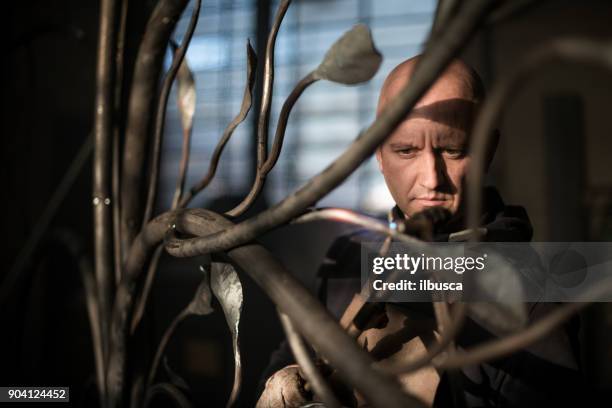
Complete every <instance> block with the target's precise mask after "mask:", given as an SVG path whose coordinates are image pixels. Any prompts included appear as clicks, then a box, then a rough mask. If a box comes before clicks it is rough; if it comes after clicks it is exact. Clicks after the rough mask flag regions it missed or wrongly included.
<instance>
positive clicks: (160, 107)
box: [142, 0, 202, 225]
mask: <svg viewBox="0 0 612 408" xmlns="http://www.w3.org/2000/svg"><path fill="white" fill-rule="evenodd" d="M201 6H202V0H195V5H194V7H193V12H192V13H191V20H189V25H188V26H187V30H186V31H185V35H184V37H183V42H182V43H181V46H180V47H179V48H178V49H177V50H176V52H175V53H174V58H173V59H172V65H171V66H170V69H169V70H168V73H167V74H166V77H165V78H164V82H163V84H162V88H161V93H160V96H159V102H158V104H157V112H156V113H155V130H154V132H155V133H154V136H153V154H152V163H151V175H150V178H149V189H148V192H147V203H146V206H145V212H144V218H143V220H142V224H143V225H144V224H146V223H147V222H148V221H149V220H150V219H151V216H152V214H153V209H154V207H155V200H156V198H157V187H158V186H157V184H158V181H159V165H160V158H161V147H162V140H163V137H162V136H163V133H164V124H165V123H166V109H167V107H168V98H169V97H170V90H171V89H172V84H173V82H174V79H175V78H176V74H177V73H178V71H179V68H180V67H181V64H182V63H183V60H184V59H185V55H186V54H187V48H188V47H189V43H190V42H191V38H192V37H193V33H194V32H195V28H196V25H197V24H198V18H199V17H200V7H201ZM186 132H187V133H188V134H185V133H186ZM190 139H191V131H190V130H189V131H187V130H185V129H183V150H182V152H183V153H182V157H181V165H180V171H179V174H180V175H179V183H180V182H181V181H180V180H184V179H185V176H184V173H185V171H186V167H187V166H186V163H187V162H188V157H189V153H188V150H189V147H188V146H189V142H190ZM186 146H187V147H186ZM186 154H187V158H186V157H185V155H186ZM181 176H182V177H181ZM181 190H182V189H181ZM174 200H176V194H175V197H174ZM174 200H173V201H174Z"/></svg>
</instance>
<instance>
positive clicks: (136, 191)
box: [121, 0, 189, 257]
mask: <svg viewBox="0 0 612 408" xmlns="http://www.w3.org/2000/svg"><path fill="white" fill-rule="evenodd" d="M188 1H189V0H160V1H159V2H157V4H156V6H155V8H154V10H153V12H152V13H151V17H150V18H149V21H148V22H147V27H146V30H145V34H144V37H143V39H142V42H141V44H140V47H139V49H138V55H137V57H136V63H135V65H134V75H133V77H134V80H133V81H132V87H131V90H130V99H129V104H128V117H127V126H126V132H125V144H124V147H123V162H122V169H121V172H122V174H121V253H122V255H123V256H124V257H125V256H127V253H128V251H129V247H130V245H131V243H132V241H133V240H134V237H135V236H136V235H137V233H138V231H139V230H140V228H141V221H142V213H141V211H142V210H143V208H142V199H141V194H140V192H141V187H142V183H143V179H144V173H145V168H144V164H145V156H146V152H147V147H148V146H149V141H150V133H151V128H152V118H153V112H155V111H156V109H155V107H156V101H157V100H158V99H157V98H156V97H155V96H156V93H157V90H158V83H159V77H160V73H161V71H162V66H163V61H164V55H165V53H166V47H167V45H168V41H169V39H170V35H171V34H172V32H173V31H174V28H175V26H176V23H177V21H178V19H179V17H180V15H181V13H182V12H183V10H184V9H185V7H186V6H187V3H188Z"/></svg>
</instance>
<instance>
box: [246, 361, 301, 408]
mask: <svg viewBox="0 0 612 408" xmlns="http://www.w3.org/2000/svg"><path fill="white" fill-rule="evenodd" d="M305 384H306V380H304V378H303V377H302V376H301V375H300V368H299V366H298V365H297V364H296V365H290V366H287V367H285V368H283V369H281V370H279V371H277V372H276V373H274V375H272V377H270V378H269V379H268V381H266V388H265V389H264V392H263V393H262V394H261V397H259V401H257V405H256V408H299V407H301V406H302V405H304V404H305V403H307V402H309V401H311V398H312V394H311V393H310V392H308V391H306V389H305V388H304V386H305Z"/></svg>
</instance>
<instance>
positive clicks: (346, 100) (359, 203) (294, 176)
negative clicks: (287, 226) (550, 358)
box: [162, 0, 436, 213]
mask: <svg viewBox="0 0 612 408" xmlns="http://www.w3.org/2000/svg"><path fill="white" fill-rule="evenodd" d="M256 4H257V2H255V1H249V0H243V1H236V2H229V1H217V3H215V2H212V3H211V2H205V4H204V6H203V9H202V13H201V17H200V21H199V23H198V28H197V30H196V34H195V36H194V39H193V42H192V45H191V47H190V50H189V52H188V59H189V63H190V65H191V67H192V69H193V71H194V73H195V76H196V81H197V87H198V104H197V111H196V117H195V124H194V134H193V143H192V158H191V166H190V172H189V179H188V180H189V181H188V185H190V184H191V183H193V182H195V181H196V180H198V179H199V178H200V177H202V175H203V174H204V173H205V172H206V170H207V167H208V161H209V158H210V155H211V153H212V149H214V146H215V144H216V143H217V140H218V139H219V137H220V135H221V133H222V132H223V129H224V128H225V126H226V124H227V123H229V121H230V120H231V119H232V117H233V116H234V115H235V114H236V113H237V112H238V110H239V106H240V102H241V98H242V92H243V87H244V83H245V77H246V71H245V60H246V59H245V43H246V39H247V37H249V38H251V39H254V38H255V18H256V17H255V16H256V9H255V7H256ZM435 5H436V2H435V1H434V0H425V1H423V0H420V1H399V0H396V1H389V0H385V1H374V0H329V1H323V0H302V1H294V2H293V3H292V5H291V7H290V8H289V11H288V12H287V15H286V16H285V20H284V21H283V25H282V26H281V29H280V32H279V35H278V40H277V46H276V72H275V84H274V85H275V87H274V96H273V104H272V106H273V109H272V113H271V117H270V139H272V137H273V134H274V129H275V128H276V120H277V117H278V113H279V111H280V109H281V106H282V103H283V102H284V99H285V98H286V96H287V95H288V94H289V93H290V92H291V89H292V88H293V87H294V85H295V84H296V83H297V82H298V81H299V80H300V79H301V78H302V77H303V76H304V75H306V74H307V73H308V72H310V71H311V70H312V69H314V68H316V66H317V65H318V64H319V62H320V61H321V60H322V58H323V55H324V54H325V52H326V51H327V49H328V48H329V47H330V46H331V45H332V44H333V42H334V41H335V40H336V39H337V38H339V37H340V36H341V35H342V34H343V33H344V32H346V31H347V30H349V29H350V28H351V27H352V26H353V25H354V24H357V23H360V22H362V23H365V24H367V25H368V26H369V27H370V29H371V30H372V35H373V38H374V42H375V44H376V46H377V48H378V49H379V51H380V52H381V53H382V54H383V58H384V59H383V64H382V66H381V68H380V70H379V72H378V73H377V74H376V76H375V77H374V78H373V79H372V80H371V81H370V82H368V83H366V84H362V85H358V86H344V85H339V84H332V83H328V82H325V81H320V82H318V83H315V84H314V85H312V86H311V87H310V88H308V89H307V90H306V91H305V93H304V94H303V95H302V97H301V98H300V100H299V101H298V102H297V104H296V106H295V107H294V109H293V112H292V114H291V118H290V121H289V125H288V127H287V132H286V136H285V143H284V146H283V152H282V153H281V157H280V159H279V161H278V163H277V165H276V167H275V168H274V169H273V170H272V172H271V173H270V175H269V177H268V181H267V184H266V194H267V197H268V199H269V200H270V201H271V202H272V203H275V202H278V201H279V200H281V199H282V198H283V197H285V196H286V195H288V194H290V193H291V192H292V191H294V190H295V189H296V188H298V187H299V186H300V185H302V184H304V182H306V181H307V180H308V179H309V178H310V177H312V176H313V175H315V174H317V173H319V172H320V171H322V170H323V169H324V168H325V167H327V166H328V165H329V164H330V163H331V162H332V161H333V160H334V159H335V158H336V157H337V156H338V155H339V154H340V153H341V152H342V151H344V149H346V147H347V146H348V145H349V144H350V143H351V142H352V141H353V139H354V138H355V137H357V135H358V134H359V131H360V130H362V129H364V128H365V127H367V125H369V124H370V123H371V122H372V121H373V119H374V112H375V108H376V102H377V98H378V91H379V89H380V87H381V85H382V82H383V80H384V78H385V76H386V75H387V74H388V73H389V71H390V70H391V69H392V68H393V67H394V66H395V65H397V64H398V63H400V62H401V61H402V60H404V59H406V58H409V57H411V56H414V55H416V54H418V53H419V52H420V50H421V48H422V44H423V43H424V41H425V39H426V36H427V34H428V32H429V29H430V25H431V21H432V18H433V14H434V11H435ZM276 6H277V2H273V8H272V10H271V15H272V16H273V15H274V14H275V10H276ZM189 15H190V13H189V10H188V12H186V13H185V15H184V16H183V19H182V20H181V22H180V24H179V27H178V30H177V32H180V33H182V32H184V29H185V26H186V24H187V22H188V21H189ZM252 41H253V40H252ZM260 58H263V56H260ZM253 116H254V115H250V116H249V119H247V121H245V123H243V124H242V125H241V126H240V127H239V128H238V130H237V131H236V133H235V135H234V136H233V137H232V141H231V142H230V144H229V145H228V147H227V150H226V152H224V155H223V158H222V160H221V164H220V167H219V171H218V173H217V176H216V177H215V180H214V182H213V183H212V184H211V186H210V187H209V188H208V190H207V192H206V193H205V195H206V199H211V198H214V197H217V196H220V195H223V194H246V191H248V188H249V187H250V186H249V185H248V180H250V176H245V175H248V174H250V173H249V172H250V171H251V169H249V165H250V163H252V161H251V160H249V159H247V157H248V154H249V152H250V151H251V150H250V143H251V140H252V138H253V137H252V134H253V123H252V117H253ZM167 122H168V124H167V129H166V130H167V134H166V145H165V155H166V156H165V157H166V167H165V171H164V172H163V177H164V178H163V180H162V188H163V190H164V191H162V194H163V197H168V198H164V200H167V201H168V202H169V200H170V198H169V197H171V195H172V191H173V189H174V182H175V178H176V172H177V168H178V160H179V158H180V146H181V142H180V140H181V132H180V123H179V120H178V112H177V111H176V104H172V105H171V107H170V109H169V111H168V121H167ZM203 201H204V197H201V198H200V199H199V201H198V203H202V202H203ZM392 204H393V201H392V199H391V197H390V196H389V194H388V192H387V189H386V187H385V185H384V180H383V178H382V176H381V175H380V173H379V171H378V169H377V166H376V160H375V159H374V158H371V159H370V160H368V161H367V162H366V163H364V164H363V165H362V166H361V167H360V168H359V169H358V170H357V171H355V172H354V173H353V174H352V175H351V177H349V178H348V179H347V180H346V181H345V182H344V183H343V184H342V185H341V186H339V187H338V188H337V189H336V190H334V191H333V192H332V193H331V194H329V195H328V196H327V197H325V198H324V199H323V200H321V202H319V203H318V205H320V206H342V207H348V208H354V209H359V210H362V211H366V212H372V213H375V212H380V211H385V210H386V209H388V208H389V207H390V206H391V205H392Z"/></svg>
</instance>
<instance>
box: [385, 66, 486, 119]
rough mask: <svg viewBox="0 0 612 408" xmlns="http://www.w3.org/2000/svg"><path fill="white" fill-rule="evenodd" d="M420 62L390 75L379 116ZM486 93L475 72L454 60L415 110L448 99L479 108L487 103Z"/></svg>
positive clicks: (403, 67) (397, 68)
mask: <svg viewBox="0 0 612 408" xmlns="http://www.w3.org/2000/svg"><path fill="white" fill-rule="evenodd" d="M419 58H420V56H416V57H413V58H410V59H408V60H406V61H404V62H402V63H401V64H399V65H398V66H397V67H395V68H394V69H393V70H392V71H391V72H390V73H389V75H388V76H387V78H386V79H385V82H384V83H383V86H382V89H381V90H380V97H379V99H378V108H377V114H379V113H380V112H381V111H382V110H383V108H384V107H385V106H386V104H387V103H388V102H389V101H390V100H392V99H393V98H394V97H395V96H396V95H397V94H398V93H399V92H400V91H401V90H402V89H403V88H404V86H405V85H406V84H407V83H408V82H410V80H411V79H412V75H413V73H414V69H415V67H416V65H417V63H418V61H419ZM484 93H485V92H484V87H483V85H482V80H481V79H480V77H479V76H478V74H477V73H476V71H474V69H472V68H471V67H470V66H468V65H467V64H465V63H464V62H463V61H461V60H454V61H453V62H452V63H451V64H450V65H449V66H448V67H447V69H446V70H445V71H444V73H443V74H442V75H440V76H439V78H438V79H437V80H436V82H435V83H434V84H433V86H431V87H430V89H429V90H428V91H427V92H426V93H425V95H424V96H423V97H422V98H421V99H420V100H419V102H418V103H417V104H416V107H417V108H419V107H423V106H427V105H429V104H431V103H435V102H439V101H441V100H449V99H462V100H465V101H469V102H472V103H473V104H476V105H477V104H479V103H480V102H481V101H482V100H483V99H484V96H485V95H484Z"/></svg>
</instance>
